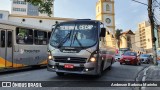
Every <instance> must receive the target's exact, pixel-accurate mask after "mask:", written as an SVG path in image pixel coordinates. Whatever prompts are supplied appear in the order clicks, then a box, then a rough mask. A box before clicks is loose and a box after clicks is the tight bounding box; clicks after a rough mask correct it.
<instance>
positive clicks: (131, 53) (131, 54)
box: [124, 52, 137, 56]
mask: <svg viewBox="0 0 160 90" xmlns="http://www.w3.org/2000/svg"><path fill="white" fill-rule="evenodd" d="M124 55H125V56H137V54H136V53H135V52H125V53H124Z"/></svg>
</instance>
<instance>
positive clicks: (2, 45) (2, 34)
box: [1, 31, 5, 47]
mask: <svg viewBox="0 0 160 90" xmlns="http://www.w3.org/2000/svg"><path fill="white" fill-rule="evenodd" d="M1 47H5V31H1Z"/></svg>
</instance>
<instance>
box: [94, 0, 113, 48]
mask: <svg viewBox="0 0 160 90" xmlns="http://www.w3.org/2000/svg"><path fill="white" fill-rule="evenodd" d="M96 20H100V21H101V22H103V23H104V25H105V26H106V27H107V30H108V31H109V32H110V34H108V33H107V32H106V33H107V34H106V35H107V36H106V39H107V40H106V41H107V46H112V47H113V46H114V47H116V42H115V38H114V37H115V11H114V0H98V2H97V3H96Z"/></svg>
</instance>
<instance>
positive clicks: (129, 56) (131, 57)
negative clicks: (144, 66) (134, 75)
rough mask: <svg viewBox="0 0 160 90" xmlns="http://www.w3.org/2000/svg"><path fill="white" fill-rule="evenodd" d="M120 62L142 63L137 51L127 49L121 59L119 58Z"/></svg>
mask: <svg viewBox="0 0 160 90" xmlns="http://www.w3.org/2000/svg"><path fill="white" fill-rule="evenodd" d="M119 62H120V64H123V63H125V64H132V65H141V62H140V60H139V59H138V57H137V53H136V52H131V51H127V52H125V53H124V54H123V55H122V57H121V59H120V60H119Z"/></svg>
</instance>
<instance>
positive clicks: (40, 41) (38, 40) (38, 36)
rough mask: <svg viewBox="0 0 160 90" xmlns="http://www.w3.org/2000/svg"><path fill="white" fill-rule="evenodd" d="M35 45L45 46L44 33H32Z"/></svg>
mask: <svg viewBox="0 0 160 90" xmlns="http://www.w3.org/2000/svg"><path fill="white" fill-rule="evenodd" d="M34 38H35V40H34V41H35V44H37V45H46V44H47V32H44V31H38V30H35V31H34Z"/></svg>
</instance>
